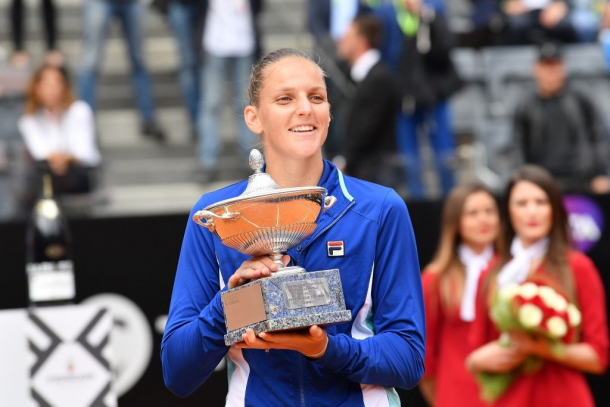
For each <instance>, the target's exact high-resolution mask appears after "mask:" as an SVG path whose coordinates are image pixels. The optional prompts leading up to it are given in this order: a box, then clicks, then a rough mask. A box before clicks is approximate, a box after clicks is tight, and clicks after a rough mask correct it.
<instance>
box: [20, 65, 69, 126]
mask: <svg viewBox="0 0 610 407" xmlns="http://www.w3.org/2000/svg"><path fill="white" fill-rule="evenodd" d="M46 71H57V72H59V74H60V76H61V78H62V80H63V84H64V96H63V98H62V101H61V107H62V108H63V109H64V110H65V109H67V108H69V107H70V105H71V104H72V103H73V102H74V100H75V99H74V95H73V94H72V90H71V89H70V80H69V77H68V72H67V71H66V69H65V68H63V67H58V66H54V65H43V66H41V67H40V68H38V69H37V70H36V72H34V75H33V76H32V79H30V82H29V84H28V87H27V91H26V99H25V106H24V108H23V113H24V114H26V115H29V114H35V113H36V112H37V111H38V110H39V109H41V108H42V107H43V106H42V104H41V103H40V100H39V99H38V92H37V88H38V84H39V83H40V81H41V80H42V75H43V74H44V73H45V72H46Z"/></svg>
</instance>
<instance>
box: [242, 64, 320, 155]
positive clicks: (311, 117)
mask: <svg viewBox="0 0 610 407" xmlns="http://www.w3.org/2000/svg"><path fill="white" fill-rule="evenodd" d="M263 78H264V80H263V84H262V87H261V90H260V96H259V100H258V106H248V107H247V108H246V111H245V116H246V122H247V124H248V127H250V130H252V131H253V132H254V133H257V134H260V136H261V138H262V141H263V145H264V147H265V155H266V156H268V157H269V156H280V157H283V158H294V159H307V158H311V157H313V156H316V155H320V154H321V147H322V145H323V144H324V141H325V140H326V136H327V134H328V126H329V124H330V105H329V103H328V98H327V94H326V83H325V82H324V77H323V74H322V71H321V69H320V68H319V67H318V66H317V65H316V64H315V63H313V62H311V61H309V60H306V59H304V58H299V57H295V56H290V57H286V58H283V59H280V60H279V61H277V62H274V63H273V64H271V65H269V66H268V67H267V68H266V69H265V71H264V72H263Z"/></svg>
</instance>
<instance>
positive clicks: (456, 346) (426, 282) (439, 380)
mask: <svg viewBox="0 0 610 407" xmlns="http://www.w3.org/2000/svg"><path fill="white" fill-rule="evenodd" d="M439 276H440V274H439V273H435V272H433V271H431V270H427V271H424V273H423V275H422V285H423V289H424V301H425V307H426V360H425V365H426V372H425V374H424V379H426V378H430V379H432V378H434V379H436V391H435V399H436V406H437V407H443V406H456V407H460V406H464V407H477V406H485V404H484V403H483V402H482V401H480V399H479V389H478V387H477V384H476V382H475V381H474V379H473V377H472V375H471V374H470V373H468V371H467V370H466V365H465V360H466V356H468V354H469V353H470V352H471V351H472V350H473V349H472V348H471V347H470V346H469V344H468V340H467V338H468V332H469V330H470V326H471V325H472V322H465V321H463V320H462V319H461V318H460V308H459V306H457V307H455V309H450V310H447V309H444V308H443V307H442V305H441V295H440V284H439ZM445 308H446V307H445Z"/></svg>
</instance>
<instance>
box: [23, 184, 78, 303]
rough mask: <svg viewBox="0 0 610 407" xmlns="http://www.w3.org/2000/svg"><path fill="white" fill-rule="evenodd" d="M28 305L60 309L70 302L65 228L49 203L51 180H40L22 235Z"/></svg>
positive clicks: (68, 243)
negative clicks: (25, 254)
mask: <svg viewBox="0 0 610 407" xmlns="http://www.w3.org/2000/svg"><path fill="white" fill-rule="evenodd" d="M26 245H27V259H26V273H27V278H28V294H29V303H30V305H33V306H44V305H63V304H70V303H72V302H73V301H74V297H75V293H76V289H75V283H74V267H73V263H72V248H71V238H70V232H69V230H68V224H67V222H66V220H65V218H64V217H63V215H62V213H61V211H60V209H59V206H58V205H57V202H56V201H55V199H53V186H52V182H51V176H50V175H49V174H45V175H44V177H43V194H42V197H41V198H40V199H39V200H38V201H37V202H36V205H35V206H34V210H33V212H32V217H31V219H30V222H29V224H28V229H27V232H26Z"/></svg>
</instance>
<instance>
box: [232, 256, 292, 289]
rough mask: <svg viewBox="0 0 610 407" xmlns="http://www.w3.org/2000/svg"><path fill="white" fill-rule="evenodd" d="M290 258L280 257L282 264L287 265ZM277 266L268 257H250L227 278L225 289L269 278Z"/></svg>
mask: <svg viewBox="0 0 610 407" xmlns="http://www.w3.org/2000/svg"><path fill="white" fill-rule="evenodd" d="M289 261H290V256H289V255H287V254H285V255H284V256H282V263H284V265H287V264H288V262H289ZM277 269H278V265H277V264H275V262H274V261H273V259H272V258H271V257H268V256H259V257H252V258H251V259H248V260H246V261H244V262H243V263H242V264H241V266H240V267H239V268H238V269H237V271H235V273H234V274H233V275H232V276H231V278H229V282H228V284H227V287H228V288H229V290H230V289H232V288H235V287H239V286H240V285H244V284H246V283H247V282H249V281H250V280H257V279H259V278H262V277H269V276H270V275H271V273H272V272H274V271H277Z"/></svg>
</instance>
